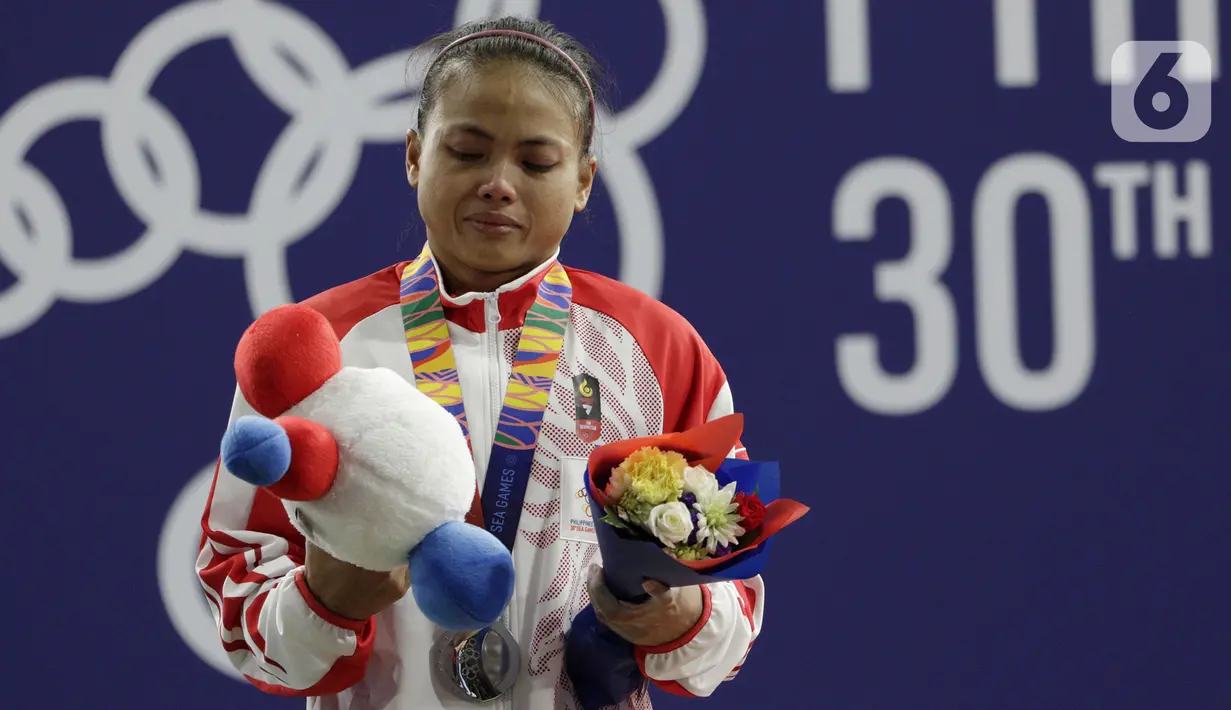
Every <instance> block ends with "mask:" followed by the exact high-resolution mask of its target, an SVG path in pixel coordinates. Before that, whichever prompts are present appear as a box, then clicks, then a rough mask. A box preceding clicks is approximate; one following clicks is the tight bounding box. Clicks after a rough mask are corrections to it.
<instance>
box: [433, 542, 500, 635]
mask: <svg viewBox="0 0 1231 710" xmlns="http://www.w3.org/2000/svg"><path fill="white" fill-rule="evenodd" d="M410 585H411V592H412V594H413V595H414V597H415V603H417V604H418V605H419V609H420V610H421V611H422V612H423V615H424V616H426V617H427V618H428V619H430V620H431V621H432V622H433V623H435V624H436V625H438V626H440V627H442V628H445V629H448V630H450V631H470V630H474V629H481V628H483V627H485V626H490V625H491V624H493V623H495V622H496V621H498V620H499V619H500V614H501V612H503V611H504V608H505V607H506V606H507V605H508V603H509V598H510V597H512V596H513V558H512V556H511V555H510V554H509V551H508V550H507V549H506V548H505V547H504V545H502V544H501V543H500V541H499V540H498V539H496V536H494V535H492V534H491V533H489V532H487V531H486V530H483V529H482V528H479V527H475V526H474V525H470V524H469V523H445V524H444V525H441V526H440V527H438V528H436V529H435V530H433V531H432V532H430V533H428V535H427V537H425V538H424V539H423V541H422V542H420V543H419V545H418V546H417V547H415V549H414V550H412V551H411V553H410Z"/></svg>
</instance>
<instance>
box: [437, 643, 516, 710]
mask: <svg viewBox="0 0 1231 710" xmlns="http://www.w3.org/2000/svg"><path fill="white" fill-rule="evenodd" d="M432 656H433V666H434V668H433V670H434V672H435V673H436V676H437V678H438V679H439V680H440V681H442V682H443V683H444V685H445V686H446V687H448V688H449V689H451V690H452V691H453V692H454V693H455V694H456V695H458V696H459V697H461V698H464V699H466V700H471V701H474V702H479V703H486V702H490V701H492V700H495V699H496V698H499V697H501V696H502V695H504V694H505V693H507V692H508V691H509V689H510V688H512V687H513V683H514V682H516V681H517V675H518V673H520V672H521V648H520V647H519V646H518V645H517V641H515V640H514V639H513V635H512V634H511V633H509V630H508V629H507V628H505V627H504V626H503V625H499V624H498V625H495V626H489V627H487V628H484V629H479V630H478V631H468V632H464V633H458V634H444V635H442V636H441V637H440V638H438V639H437V640H436V644H435V647H434V648H433V653H432Z"/></svg>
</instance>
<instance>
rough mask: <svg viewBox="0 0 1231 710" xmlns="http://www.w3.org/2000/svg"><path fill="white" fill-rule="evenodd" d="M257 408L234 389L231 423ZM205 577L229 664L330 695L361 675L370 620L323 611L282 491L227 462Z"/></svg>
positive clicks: (276, 684) (200, 563)
mask: <svg viewBox="0 0 1231 710" xmlns="http://www.w3.org/2000/svg"><path fill="white" fill-rule="evenodd" d="M250 413H252V409H251V408H250V407H249V406H248V405H247V404H246V403H245V402H244V401H243V397H242V396H241V395H240V394H239V393H238V391H237V392H236V395H235V403H234V405H233V407H232V410H231V420H232V421H233V420H234V419H236V418H237V417H239V416H242V415H244V414H250ZM201 527H202V531H203V535H202V538H201V547H200V550H199V554H198V557H197V564H196V570H197V576H198V578H199V579H200V581H201V585H202V587H203V589H204V591H205V597H206V599H207V601H208V602H209V606H210V609H211V611H212V613H213V615H214V620H215V622H217V625H218V631H219V642H220V643H221V644H222V646H223V649H225V650H226V652H227V657H228V658H229V659H230V661H231V663H232V664H233V665H234V666H235V668H236V669H237V670H239V671H240V672H241V673H242V674H243V675H244V676H245V677H246V678H248V680H249V681H250V682H251V683H252V684H253V685H255V686H256V687H257V688H260V689H261V690H263V691H265V692H267V693H272V694H275V695H294V696H314V695H329V694H333V693H337V692H339V691H341V690H345V689H346V688H348V687H350V686H352V685H354V684H355V683H356V682H358V681H359V679H360V678H362V677H363V674H364V669H365V667H366V664H367V660H368V656H369V655H370V653H371V650H372V642H373V639H374V633H375V631H374V626H373V624H372V621H371V620H370V619H369V620H367V621H362V622H359V621H352V620H348V619H343V618H341V617H338V616H336V615H334V614H332V613H330V612H329V611H328V610H327V609H325V608H324V607H323V606H321V604H320V603H319V602H318V601H317V600H316V599H315V598H314V597H313V596H312V594H311V592H310V591H309V590H308V588H307V586H306V585H305V584H304V581H303V559H304V558H303V555H304V541H303V536H302V535H300V534H299V532H298V531H297V530H296V529H295V528H294V527H293V526H292V525H291V523H290V520H289V519H288V518H287V515H286V509H285V508H284V507H283V506H282V503H281V501H279V500H278V499H277V498H275V497H274V496H272V495H270V494H268V493H266V492H264V491H262V490H260V489H258V488H255V487H254V486H251V485H249V484H247V483H245V482H243V481H241V480H240V479H238V478H236V477H234V476H232V475H231V474H230V473H229V472H228V471H227V470H226V467H225V466H223V465H222V463H221V462H219V464H218V468H217V470H216V471H215V473H214V482H213V486H212V488H211V490H210V496H209V501H208V503H207V504H206V508H205V512H204V515H203V516H202V518H201Z"/></svg>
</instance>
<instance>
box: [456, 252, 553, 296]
mask: <svg viewBox="0 0 1231 710" xmlns="http://www.w3.org/2000/svg"><path fill="white" fill-rule="evenodd" d="M436 266H437V267H438V268H439V270H440V280H441V286H443V287H444V289H445V293H448V294H449V295H450V296H454V297H456V296H461V295H462V294H466V293H472V292H473V293H491V292H492V291H495V290H496V289H498V288H500V287H501V286H503V285H505V284H507V283H509V282H511V281H516V280H517V279H519V278H521V277H522V276H525V275H526V274H528V273H530V271H531V270H532V269H533V268H534V266H527V267H524V268H522V267H518V268H516V269H510V270H508V271H496V272H492V271H477V270H475V269H468V268H466V267H464V266H463V267H461V268H458V267H457V266H447V265H445V264H444V263H443V262H441V261H440V260H439V259H437V261H436Z"/></svg>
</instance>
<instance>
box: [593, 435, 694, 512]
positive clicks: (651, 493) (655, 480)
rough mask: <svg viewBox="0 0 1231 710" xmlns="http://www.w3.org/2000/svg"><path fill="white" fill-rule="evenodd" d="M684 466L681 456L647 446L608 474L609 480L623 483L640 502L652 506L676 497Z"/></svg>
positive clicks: (678, 493)
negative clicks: (610, 475)
mask: <svg viewBox="0 0 1231 710" xmlns="http://www.w3.org/2000/svg"><path fill="white" fill-rule="evenodd" d="M687 466H688V461H687V460H685V458H684V456H683V455H681V454H679V453H677V452H675V451H662V450H661V449H659V448H657V447H654V446H648V447H645V448H642V449H638V450H637V451H634V452H633V453H632V455H630V456H629V457H628V458H626V459H624V461H623V462H622V463H621V464H620V465H619V466H616V467H615V469H614V470H613V471H612V477H613V478H618V479H621V480H626V481H627V486H628V492H629V493H631V494H632V495H633V496H636V498H637V499H638V500H639V501H640V502H642V503H645V504H648V505H651V506H653V505H659V504H660V503H666V502H668V501H673V500H676V499H678V498H679V497H680V494H681V493H682V492H683V490H684V469H685V468H687ZM625 477H627V478H626V479H625Z"/></svg>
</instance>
